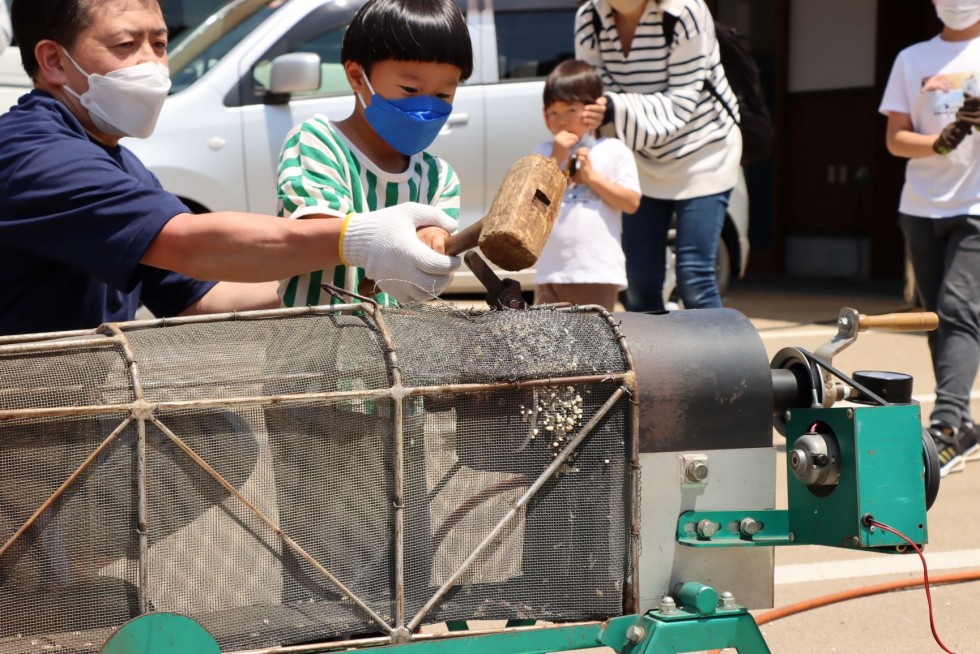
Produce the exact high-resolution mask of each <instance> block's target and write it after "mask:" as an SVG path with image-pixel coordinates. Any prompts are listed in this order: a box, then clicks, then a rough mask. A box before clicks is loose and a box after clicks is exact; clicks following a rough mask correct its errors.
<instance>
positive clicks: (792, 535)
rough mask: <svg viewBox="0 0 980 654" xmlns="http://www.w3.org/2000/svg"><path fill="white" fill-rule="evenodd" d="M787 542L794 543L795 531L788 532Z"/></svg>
mask: <svg viewBox="0 0 980 654" xmlns="http://www.w3.org/2000/svg"><path fill="white" fill-rule="evenodd" d="M789 542H791V543H795V542H796V533H795V532H792V531H791V532H789Z"/></svg>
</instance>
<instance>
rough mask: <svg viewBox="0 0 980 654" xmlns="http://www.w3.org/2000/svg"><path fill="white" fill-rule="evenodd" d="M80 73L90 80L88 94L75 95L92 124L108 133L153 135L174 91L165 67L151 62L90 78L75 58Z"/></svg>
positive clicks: (70, 58) (71, 91)
mask: <svg viewBox="0 0 980 654" xmlns="http://www.w3.org/2000/svg"><path fill="white" fill-rule="evenodd" d="M65 56H67V57H68V59H69V60H70V61H71V63H73V64H75V68H77V69H78V71H79V72H80V73H82V74H83V75H85V76H86V77H88V91H86V92H85V93H82V94H81V95H79V94H78V93H76V92H75V91H74V90H72V89H71V88H69V87H68V85H67V84H66V85H65V90H66V91H68V92H69V93H71V94H72V95H73V96H75V97H76V98H77V99H78V101H79V102H80V103H81V104H82V106H83V107H85V109H87V110H88V115H89V117H90V118H91V119H92V122H93V123H94V124H95V126H96V127H98V128H99V129H100V130H102V131H103V132H105V133H106V134H112V135H113V136H134V137H136V138H140V139H145V138H146V137H147V136H149V135H150V134H152V133H153V128H154V127H156V124H157V118H158V117H159V116H160V109H162V108H163V101H164V100H166V99H167V93H168V92H169V91H170V71H169V70H168V69H167V67H166V66H164V65H163V64H159V63H156V62H149V63H145V64H139V65H136V66H129V67H128V68H120V69H119V70H114V71H112V72H110V73H106V74H105V75H95V74H92V75H90V74H89V73H87V72H85V69H83V68H82V67H81V66H79V65H78V63H77V62H76V61H75V60H74V59H72V57H71V55H70V54H68V51H67V50H66V51H65Z"/></svg>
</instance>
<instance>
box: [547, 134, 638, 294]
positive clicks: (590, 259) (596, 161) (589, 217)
mask: <svg viewBox="0 0 980 654" xmlns="http://www.w3.org/2000/svg"><path fill="white" fill-rule="evenodd" d="M551 147H552V141H547V142H545V143H542V144H541V145H539V146H538V147H537V148H536V149H535V153H537V154H541V155H544V156H546V157H549V156H551ZM589 159H590V161H591V162H592V167H593V168H595V170H596V172H598V173H599V174H600V175H602V176H603V177H605V178H606V179H608V180H609V181H611V182H615V183H616V184H621V185H623V186H625V187H626V188H629V189H632V190H634V191H636V192H637V193H639V192H640V182H639V180H638V179H637V172H636V160H635V158H634V156H633V153H632V152H630V150H629V148H627V147H626V146H625V145H623V143H622V141H619V140H618V139H610V138H600V139H599V140H598V141H596V143H595V145H593V146H592V148H591V149H590V150H589ZM566 163H567V162H562V168H563V169H564V167H565V166H566ZM622 217H623V213H622V212H621V211H617V210H616V209H613V208H612V207H610V206H609V205H608V204H606V203H605V202H603V201H602V200H600V199H599V196H598V195H596V194H595V193H594V192H592V190H591V189H589V187H588V186H585V185H584V184H571V183H569V185H568V190H566V191H565V197H564V198H563V199H562V204H561V209H560V210H559V212H558V217H557V218H556V219H555V225H554V227H552V229H551V235H550V236H549V237H548V242H547V243H545V246H544V249H543V250H542V251H541V256H540V257H539V258H538V271H537V274H536V275H535V276H534V283H535V284H616V285H618V286H619V288H620V289H621V290H622V289H624V288H626V257H625V256H624V255H623V246H622V241H621V236H622V232H623V222H622Z"/></svg>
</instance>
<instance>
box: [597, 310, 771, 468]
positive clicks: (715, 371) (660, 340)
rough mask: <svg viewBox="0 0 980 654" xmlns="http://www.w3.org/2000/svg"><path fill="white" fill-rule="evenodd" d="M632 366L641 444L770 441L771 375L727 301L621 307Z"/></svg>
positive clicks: (724, 445) (669, 448)
mask: <svg viewBox="0 0 980 654" xmlns="http://www.w3.org/2000/svg"><path fill="white" fill-rule="evenodd" d="M616 317H617V318H618V319H619V320H621V321H622V329H623V333H624V334H625V335H626V342H627V346H628V347H629V350H630V353H631V355H632V357H633V362H634V365H635V366H636V374H637V387H638V388H639V395H640V396H639V398H636V399H637V400H638V401H639V403H640V451H641V452H673V451H685V450H715V449H733V448H751V447H769V446H771V445H772V426H773V418H772V413H773V375H772V371H771V370H770V368H769V358H768V356H767V355H766V350H765V347H764V346H763V344H762V339H761V338H760V337H759V334H758V332H757V331H756V330H755V327H753V326H752V323H751V322H749V319H748V318H746V317H745V316H744V315H742V314H741V313H739V312H738V311H735V310H733V309H695V310H687V311H673V312H669V313H662V314H642V313H619V314H616Z"/></svg>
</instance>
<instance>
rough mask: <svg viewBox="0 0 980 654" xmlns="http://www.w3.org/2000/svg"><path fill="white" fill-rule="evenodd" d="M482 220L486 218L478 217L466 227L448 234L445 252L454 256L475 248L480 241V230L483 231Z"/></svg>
mask: <svg viewBox="0 0 980 654" xmlns="http://www.w3.org/2000/svg"><path fill="white" fill-rule="evenodd" d="M484 220H486V218H485V217H484V218H480V219H479V220H478V221H476V222H475V223H473V224H472V225H470V226H469V227H467V228H466V229H463V230H461V231H459V232H456V233H455V234H453V235H452V236H450V237H449V240H447V241H446V254H448V255H449V256H451V257H455V256H456V255H459V254H462V253H463V252H466V251H467V250H472V249H473V248H475V247H476V246H477V244H478V243H479V241H480V232H481V231H483V221H484Z"/></svg>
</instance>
